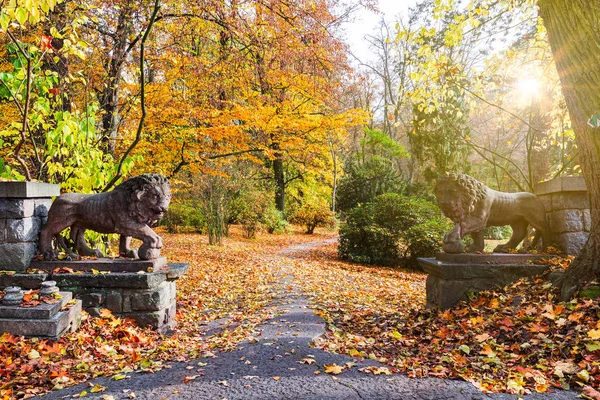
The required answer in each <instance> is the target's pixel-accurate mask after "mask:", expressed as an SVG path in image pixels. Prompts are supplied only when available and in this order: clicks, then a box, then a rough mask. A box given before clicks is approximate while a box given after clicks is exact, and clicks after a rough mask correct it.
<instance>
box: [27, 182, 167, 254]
mask: <svg viewBox="0 0 600 400" xmlns="http://www.w3.org/2000/svg"><path fill="white" fill-rule="evenodd" d="M170 201H171V189H170V186H169V181H168V180H167V178H165V177H164V176H162V175H160V174H142V175H139V176H135V177H133V178H130V179H128V180H126V181H125V182H123V183H121V184H120V185H118V186H117V187H116V188H115V189H114V190H112V191H110V192H105V193H98V194H80V193H66V194H63V195H61V196H59V197H58V198H57V199H56V200H55V201H54V203H52V207H50V210H49V211H48V221H47V222H46V224H45V225H44V227H43V228H42V231H41V232H40V242H39V252H40V254H41V255H42V256H43V257H44V259H45V260H56V258H57V256H58V252H57V251H56V250H54V249H53V247H52V240H53V239H54V238H56V239H57V242H58V243H59V244H60V243H61V242H63V240H62V237H61V236H60V233H61V232H62V231H63V230H64V229H66V228H69V227H70V228H71V233H70V239H71V241H72V242H73V244H74V248H75V250H76V251H77V253H78V254H79V255H80V256H97V257H103V255H102V253H101V252H100V251H99V250H96V249H91V248H90V247H89V246H88V245H87V243H86V241H85V238H84V233H85V231H86V229H91V230H93V231H96V232H100V233H118V234H120V235H121V237H120V240H119V254H120V255H121V256H123V257H130V258H138V257H139V258H140V259H142V260H152V259H155V258H158V257H159V256H160V248H161V247H162V240H161V238H160V237H159V236H158V235H157V234H156V233H155V232H154V231H153V230H152V228H151V226H154V225H156V223H157V222H158V220H159V219H160V218H162V216H163V215H164V213H165V212H166V211H167V209H168V208H169V203H170ZM132 237H134V238H136V239H140V240H141V241H142V242H143V243H142V245H141V246H140V248H139V249H138V250H135V249H131V248H130V247H129V246H130V241H131V238H132ZM62 246H63V247H65V246H64V243H62ZM65 250H68V249H66V248H65ZM69 253H70V254H72V253H71V252H69Z"/></svg>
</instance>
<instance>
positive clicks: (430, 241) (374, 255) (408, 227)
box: [338, 193, 450, 266]
mask: <svg viewBox="0 0 600 400" xmlns="http://www.w3.org/2000/svg"><path fill="white" fill-rule="evenodd" d="M449 229H450V225H449V224H448V223H447V221H446V219H445V218H443V217H442V215H441V213H440V211H439V209H438V207H437V206H436V205H435V204H434V203H432V202H431V201H428V200H426V199H423V198H418V197H406V196H401V195H398V194H395V193H387V194H384V195H381V196H378V197H376V198H375V200H374V201H373V202H372V203H365V204H362V205H359V206H357V207H356V208H354V209H352V210H351V211H350V214H349V215H348V219H347V222H346V225H344V226H343V227H342V228H341V229H340V246H339V248H338V250H339V254H340V256H341V257H342V258H344V259H349V260H351V261H355V262H361V263H368V264H381V265H393V266H395V265H399V264H406V265H408V266H415V265H416V259H417V257H426V256H432V255H433V254H434V253H435V251H436V250H437V249H439V248H440V247H441V243H442V239H443V236H444V232H446V231H447V230H449Z"/></svg>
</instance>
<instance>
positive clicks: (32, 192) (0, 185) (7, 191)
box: [0, 182, 60, 198]
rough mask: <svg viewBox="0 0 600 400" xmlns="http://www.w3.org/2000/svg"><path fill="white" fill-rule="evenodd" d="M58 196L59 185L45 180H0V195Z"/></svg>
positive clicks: (24, 196) (26, 196)
mask: <svg viewBox="0 0 600 400" xmlns="http://www.w3.org/2000/svg"><path fill="white" fill-rule="evenodd" d="M54 196H60V186H59V185H55V184H52V183H45V182H0V197H21V198H32V197H54Z"/></svg>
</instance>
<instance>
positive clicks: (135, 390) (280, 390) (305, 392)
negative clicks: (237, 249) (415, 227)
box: [43, 241, 577, 400]
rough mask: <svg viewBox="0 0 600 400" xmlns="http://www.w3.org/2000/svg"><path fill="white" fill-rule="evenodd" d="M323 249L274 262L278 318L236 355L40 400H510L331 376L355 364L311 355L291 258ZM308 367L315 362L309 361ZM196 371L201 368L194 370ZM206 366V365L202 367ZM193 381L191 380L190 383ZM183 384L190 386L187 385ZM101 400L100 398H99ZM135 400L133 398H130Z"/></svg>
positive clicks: (432, 384)
mask: <svg viewBox="0 0 600 400" xmlns="http://www.w3.org/2000/svg"><path fill="white" fill-rule="evenodd" d="M331 242H332V241H327V242H315V243H309V244H303V245H298V246H293V247H290V248H287V249H284V250H283V251H281V252H280V253H279V254H277V255H275V256H273V257H274V260H275V261H276V262H277V265H278V266H279V267H280V270H281V276H282V284H283V285H282V292H281V295H280V297H279V298H278V299H277V304H276V306H277V311H278V312H277V316H276V317H275V318H273V319H272V320H270V321H267V322H266V323H265V324H264V325H262V326H260V327H258V331H257V332H256V334H255V335H254V339H253V340H251V341H246V342H242V343H241V344H240V346H239V349H238V350H236V351H232V352H228V353H217V354H216V357H215V358H209V359H198V360H196V361H193V362H187V363H175V364H173V365H171V366H170V368H167V369H164V370H162V371H159V372H157V373H154V374H143V373H134V374H129V375H130V378H129V379H124V380H120V381H114V380H110V379H107V378H100V379H96V380H93V381H91V382H90V383H91V384H92V385H93V384H96V383H98V384H100V385H102V386H106V387H107V389H106V391H104V392H102V393H89V389H90V387H89V384H83V385H79V386H75V387H72V388H68V389H64V390H61V391H57V392H53V393H50V394H48V395H46V396H44V397H43V398H44V399H62V398H70V397H72V396H73V395H75V394H78V393H80V392H82V391H84V390H87V391H88V394H87V395H86V396H85V398H86V399H110V398H111V397H107V396H112V398H114V399H128V398H135V399H177V400H182V399H228V400H233V399H257V400H258V399H260V400H266V399H406V400H412V399H414V400H428V399H431V400H436V399H458V400H462V399H465V400H466V399H481V400H483V399H515V398H517V397H516V396H511V395H506V394H496V395H486V394H482V393H481V392H479V391H478V390H477V389H476V388H475V387H474V386H473V385H471V384H470V383H468V382H463V381H454V380H441V379H434V378H428V379H409V378H408V377H406V376H405V375H402V374H394V375H391V376H386V375H377V376H375V375H372V374H365V373H363V372H359V371H358V368H361V367H364V366H369V365H376V366H380V365H379V364H378V363H376V362H373V361H369V360H366V361H363V362H361V363H359V364H358V365H357V366H356V367H353V368H352V369H351V370H345V371H344V372H343V373H342V374H340V375H337V376H333V375H328V374H325V373H324V372H323V370H324V367H323V365H324V364H333V363H336V364H337V365H343V364H345V363H347V362H352V361H355V360H353V359H352V358H351V357H348V356H344V355H336V354H330V353H327V352H324V351H322V350H319V349H314V348H311V347H310V342H311V341H312V340H313V339H314V338H316V337H318V336H320V335H322V334H323V333H324V332H325V323H324V321H323V320H322V319H321V318H320V317H318V316H316V315H315V314H314V313H313V312H312V310H310V309H309V308H308V299H307V297H305V296H304V295H303V293H301V292H300V290H299V289H298V288H297V287H296V286H295V285H294V283H293V268H292V263H291V261H290V260H289V258H288V256H290V255H292V254H294V253H296V255H297V252H301V251H306V250H308V249H310V248H311V247H316V246H321V245H324V244H326V243H331ZM307 360H314V362H312V361H307ZM199 363H200V364H199ZM204 363H206V364H205V365H204ZM193 376H195V378H194V379H192V380H189V377H193ZM186 377H188V379H187V382H186V383H184V380H186ZM576 395H577V394H576V393H574V392H565V391H556V392H554V393H546V394H533V395H528V396H525V398H526V399H575V398H576ZM103 396H104V397H103ZM134 396H135V397H134Z"/></svg>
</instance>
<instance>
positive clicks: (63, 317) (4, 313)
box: [0, 292, 81, 339]
mask: <svg viewBox="0 0 600 400" xmlns="http://www.w3.org/2000/svg"><path fill="white" fill-rule="evenodd" d="M60 295H61V296H62V298H61V299H60V301H59V302H57V303H54V304H47V303H41V304H39V305H37V306H35V307H21V306H20V305H17V306H4V305H0V333H4V332H7V333H10V334H11V335H15V336H27V337H43V338H50V339H58V338H59V337H60V336H62V335H63V334H65V333H68V332H75V331H76V330H77V329H78V328H79V325H80V324H81V301H80V300H77V301H76V302H75V303H74V304H71V305H70V307H69V308H68V309H65V310H62V311H61V309H62V308H63V307H64V306H65V305H66V304H67V303H68V302H69V301H71V299H72V294H71V293H70V292H60Z"/></svg>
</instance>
